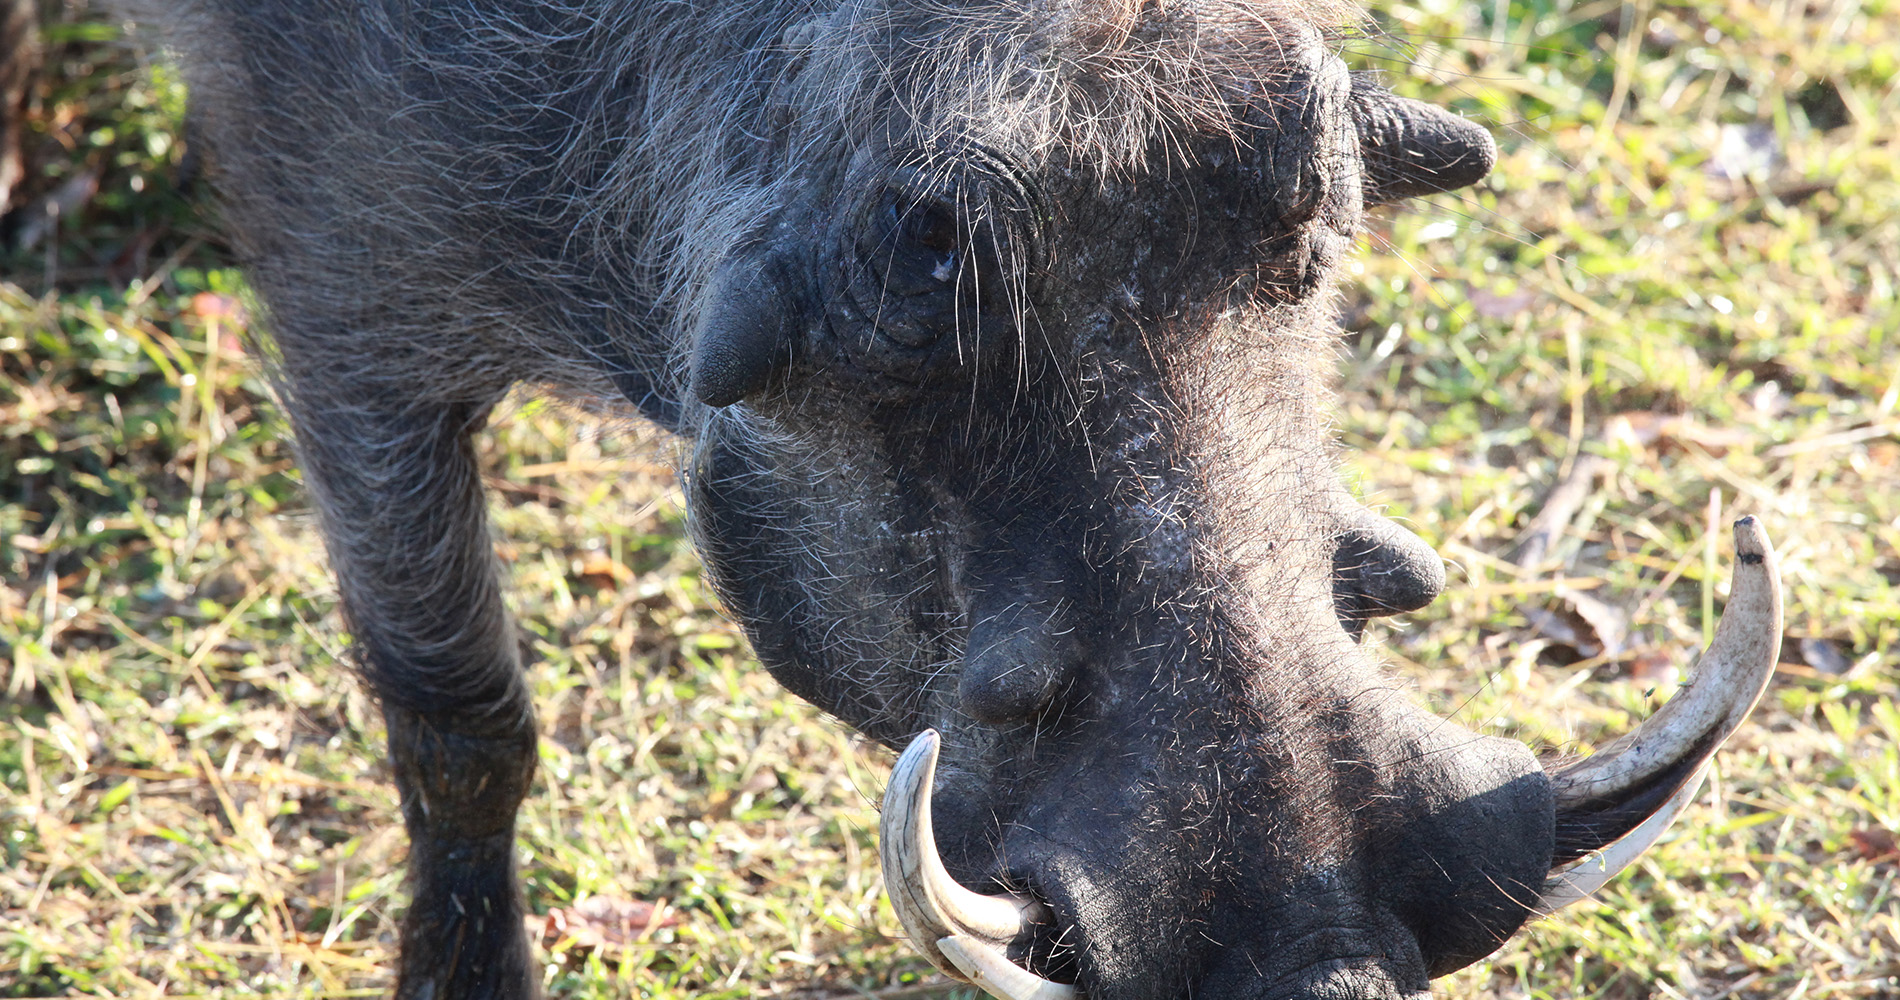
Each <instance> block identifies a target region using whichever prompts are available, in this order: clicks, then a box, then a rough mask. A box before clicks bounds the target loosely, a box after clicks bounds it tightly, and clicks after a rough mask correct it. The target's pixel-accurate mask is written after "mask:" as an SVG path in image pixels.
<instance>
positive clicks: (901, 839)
mask: <svg viewBox="0 0 1900 1000" xmlns="http://www.w3.org/2000/svg"><path fill="white" fill-rule="evenodd" d="M940 742H941V738H940V737H939V736H938V735H937V731H936V730H934V729H926V730H924V732H923V733H921V734H919V735H918V737H917V738H916V739H915V740H912V741H911V744H910V746H909V747H908V748H906V749H905V750H904V753H903V755H902V756H900V757H899V758H898V759H897V764H896V766H894V767H893V768H891V783H890V786H889V787H888V788H886V789H885V791H884V812H883V815H882V816H881V817H880V818H879V820H878V860H879V861H880V862H881V863H882V864H883V866H884V886H885V889H886V890H887V891H888V892H889V893H890V894H891V908H892V909H894V910H896V911H897V919H898V921H899V922H900V923H902V924H903V925H904V933H905V934H907V935H909V937H910V939H911V941H912V942H913V943H914V944H916V945H917V947H918V949H919V950H920V951H922V952H923V953H924V955H925V956H926V957H928V958H929V959H930V961H931V963H932V964H934V965H936V966H937V968H939V969H942V970H943V971H944V972H945V973H947V974H949V975H951V976H955V977H957V978H964V977H965V976H967V975H968V974H967V973H964V972H962V971H961V970H960V968H959V967H958V966H957V965H955V964H954V963H953V962H951V961H950V960H949V959H948V958H947V956H946V955H945V954H944V953H942V952H941V951H940V947H939V946H940V942H941V941H943V940H948V939H950V938H953V937H959V938H965V939H969V940H973V941H983V942H996V943H999V944H1000V943H1005V942H1009V941H1013V940H1015V939H1016V938H1018V937H1021V936H1022V934H1023V933H1024V931H1025V930H1027V928H1028V926H1029V925H1030V924H1033V923H1039V922H1043V921H1046V920H1048V919H1049V911H1048V907H1046V906H1044V905H1043V904H1042V903H1040V902H1038V901H1036V900H1035V899H1032V898H1029V897H1027V896H1019V895H1016V894H1013V893H1005V894H1001V895H996V896H986V895H984V894H982V893H979V892H974V891H972V890H970V889H967V888H964V887H963V885H961V884H960V883H958V882H957V880H956V879H953V878H951V877H950V873H949V872H947V871H945V870H944V867H943V859H942V857H940V856H939V855H938V854H937V839H936V833H935V831H934V829H933V827H932V825H931V820H930V800H931V792H932V788H933V786H934V785H935V781H936V771H937V747H938V744H939V743H940ZM991 953H992V954H995V950H994V948H991ZM1023 974H1024V975H1030V974H1029V973H1027V972H1025V973H1023Z"/></svg>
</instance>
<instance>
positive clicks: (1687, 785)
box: [1531, 767, 1708, 917]
mask: <svg viewBox="0 0 1900 1000" xmlns="http://www.w3.org/2000/svg"><path fill="white" fill-rule="evenodd" d="M1707 773H1708V768H1706V767H1703V768H1698V769H1697V770H1696V773H1695V775H1694V776H1693V777H1691V778H1690V779H1689V780H1688V781H1686V782H1684V783H1683V786H1682V787H1681V788H1680V789H1678V790H1677V791H1676V794H1674V795H1671V796H1670V797H1669V801H1667V802H1664V803H1663V804H1662V808H1660V809H1657V810H1656V811H1655V812H1653V813H1650V814H1649V818H1648V819H1646V820H1644V821H1643V822H1642V823H1641V824H1640V825H1638V826H1637V827H1636V829H1634V830H1631V831H1630V832H1629V833H1627V834H1624V835H1623V838H1622V839H1621V840H1618V841H1616V842H1614V843H1612V844H1610V845H1609V846H1608V847H1605V848H1603V849H1602V850H1600V851H1595V852H1593V853H1591V854H1589V855H1587V856H1585V857H1584V858H1583V860H1581V861H1578V862H1577V863H1576V864H1573V865H1571V866H1570V867H1568V868H1565V869H1564V870H1562V871H1559V872H1553V873H1552V874H1551V876H1550V880H1549V881H1548V882H1546V883H1545V884H1544V891H1543V894H1542V895H1540V896H1538V897H1537V902H1536V904H1534V905H1533V906H1532V907H1531V915H1532V916H1534V917H1543V916H1549V915H1550V914H1552V913H1555V912H1557V911H1558V910H1561V909H1563V908H1564V907H1566V906H1569V905H1570V904H1572V903H1575V902H1577V901H1578V900H1582V899H1586V898H1588V897H1589V896H1590V895H1591V894H1593V893H1595V892H1596V891H1597V890H1598V889H1601V888H1603V886H1604V884H1605V883H1607V882H1609V881H1610V880H1611V879H1613V878H1615V877H1616V876H1617V873H1618V872H1621V871H1622V870H1623V869H1625V868H1628V867H1629V866H1630V865H1631V864H1632V863H1633V862H1635V860H1636V859H1637V858H1640V857H1642V856H1643V852H1644V851H1647V850H1649V848H1650V846H1651V845H1653V844H1655V843H1656V841H1657V840H1658V839H1660V838H1661V837H1662V835H1663V831H1665V830H1667V829H1669V824H1670V823H1673V822H1675V819H1676V814H1677V813H1680V812H1682V810H1683V808H1684V807H1685V806H1687V805H1688V804H1689V803H1691V802H1693V801H1695V797H1696V793H1697V792H1700V791H1701V790H1702V778H1703V776H1704V775H1705V774H1707Z"/></svg>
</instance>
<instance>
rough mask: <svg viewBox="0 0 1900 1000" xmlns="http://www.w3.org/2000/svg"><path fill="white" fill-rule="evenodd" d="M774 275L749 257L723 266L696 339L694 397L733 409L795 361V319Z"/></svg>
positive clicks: (711, 288)
mask: <svg viewBox="0 0 1900 1000" xmlns="http://www.w3.org/2000/svg"><path fill="white" fill-rule="evenodd" d="M771 272H772V269H771V268H770V267H767V266H765V265H764V264H763V263H762V262H760V261H757V260H753V259H749V258H747V257H744V256H739V257H734V258H733V259H730V260H728V261H726V263H724V264H722V265H720V268H719V272H718V273H717V274H715V275H714V276H713V280H712V284H711V286H710V287H708V288H707V290H706V294H707V302H706V306H705V309H704V311H703V312H702V313H701V314H700V321H699V329H698V331H696V332H695V333H694V335H693V370H692V376H691V382H690V384H689V385H690V388H691V389H692V393H693V396H694V397H695V398H697V399H698V400H699V401H700V402H702V403H705V404H706V405H707V406H731V405H732V404H734V403H737V402H738V401H740V400H741V399H744V398H746V397H747V396H750V395H752V394H753V393H755V392H758V391H759V390H761V389H763V388H765V386H766V383H767V382H769V381H771V378H772V373H773V372H775V371H777V370H778V369H779V368H780V367H782V366H784V365H785V364H786V363H787V362H788V361H790V360H791V340H792V332H793V330H794V328H795V317H794V316H793V311H794V310H793V307H792V302H791V298H790V296H788V295H786V294H785V290H784V285H783V283H782V282H780V281H777V280H775V278H774V276H773V274H772V273H771Z"/></svg>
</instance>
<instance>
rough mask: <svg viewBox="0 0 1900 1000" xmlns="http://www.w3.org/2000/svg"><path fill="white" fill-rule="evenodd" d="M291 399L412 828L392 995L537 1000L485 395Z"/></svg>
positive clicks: (525, 704)
mask: <svg viewBox="0 0 1900 1000" xmlns="http://www.w3.org/2000/svg"><path fill="white" fill-rule="evenodd" d="M287 397H288V398H289V400H290V403H291V409H292V415H293V420H294V421H295V423H296V429H297V436H298V440H299V451H300V453H301V456H302V459H303V467H304V470H305V473H306V475H307V476H308V478H309V482H310V487H311V491H312V493H313V494H314V495H315V496H316V498H317V501H318V506H319V509H320V511H321V514H322V519H323V531H324V537H325V540H326V542H327V544H328V546H329V551H330V558H331V561H332V562H333V563H334V565H335V570H336V574H337V579H338V581H339V583H340V584H341V587H342V594H343V607H344V612H345V614H346V615H347V617H348V619H349V624H350V628H351V631H352V632H353V633H354V637H355V646H356V653H357V659H358V661H359V667H360V669H361V670H362V672H363V675H364V677H365V678H366V679H367V680H368V681H369V683H370V685H371V686H372V687H373V688H374V689H375V690H376V693H377V695H378V697H379V698H381V700H382V705H383V718H384V719H385V720H386V721H387V723H388V726H389V755H390V760H391V762H392V765H393V768H394V771H395V776H396V785H397V788H398V790H399V791H400V792H401V795H402V811H403V819H404V822H405V823H406V825H407V826H408V829H409V838H410V843H411V852H410V862H409V864H410V882H411V886H412V889H413V892H414V896H413V900H412V902H411V903H410V907H409V913H408V916H407V917H406V918H405V920H404V921H403V928H402V972H401V977H400V979H399V980H398V984H397V988H396V995H397V996H398V997H404V998H417V1000H443V998H447V997H454V998H458V1000H461V998H477V997H507V998H520V997H529V996H533V995H534V994H535V993H536V992H537V988H536V982H537V977H536V976H535V975H534V971H533V962H532V961H531V955H530V952H529V947H528V942H527V940H526V938H525V937H524V935H523V933H522V921H521V917H522V912H523V911H522V905H521V899H520V894H519V891H518V889H517V880H516V875H515V861H514V831H515V811H516V808H517V807H518V806H519V805H520V803H521V800H522V798H523V797H524V796H526V795H527V792H528V786H529V783H530V781H531V780H532V779H533V776H534V762H535V723H534V707H533V705H532V704H531V703H530V701H529V696H528V693H527V690H526V688H525V686H524V684H523V682H522V679H521V674H520V669H519V665H518V663H517V659H516V652H515V637H514V628H513V626H512V624H511V623H510V621H509V619H508V616H507V613H506V611H505V610H504V609H503V607H502V602H501V595H500V588H499V582H498V580H497V573H496V567H495V563H494V556H493V553H492V550H491V548H490V544H489V540H488V531H487V524H486V513H485V503H484V499H485V498H484V495H483V492H482V488H481V480H480V476H479V473H478V470H477V467H476V463H475V457H474V453H473V450H472V448H471V446H470V441H469V438H470V435H471V434H472V433H473V432H474V431H475V430H476V429H477V428H478V427H479V426H480V425H481V423H482V420H483V418H484V416H485V414H486V412H487V407H486V406H485V405H484V406H477V405H468V404H434V405H414V406H406V407H403V408H400V409H379V408H376V407H377V406H379V405H380V404H381V401H380V400H379V401H377V403H375V404H372V405H371V406H367V407H366V406H336V407H334V408H328V407H325V408H319V407H318V406H314V405H311V404H309V403H308V402H307V400H308V399H309V396H308V395H306V394H300V393H298V392H297V391H296V388H295V387H294V386H293V387H291V391H290V392H288V393H287Z"/></svg>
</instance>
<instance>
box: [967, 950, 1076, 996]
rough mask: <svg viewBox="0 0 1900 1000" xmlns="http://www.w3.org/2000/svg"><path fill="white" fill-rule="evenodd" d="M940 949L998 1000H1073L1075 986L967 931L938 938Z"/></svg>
mask: <svg viewBox="0 0 1900 1000" xmlns="http://www.w3.org/2000/svg"><path fill="white" fill-rule="evenodd" d="M937 949H938V950H939V951H941V952H943V955H944V957H945V958H948V959H949V960H950V963H951V964H952V965H955V966H956V967H957V970H958V971H959V972H962V973H963V976H964V978H966V979H968V980H969V981H970V982H971V983H972V984H974V985H975V986H977V987H978V988H979V989H981V990H982V991H983V992H985V993H988V994H989V995H990V996H993V997H995V998H996V1000H1074V998H1075V995H1076V989H1075V987H1073V986H1070V985H1068V984H1067V983H1058V982H1052V981H1050V980H1047V979H1044V978H1042V977H1041V976H1038V975H1036V974H1035V973H1033V972H1030V971H1029V970H1028V969H1025V968H1023V967H1022V966H1020V965H1017V964H1016V963H1014V962H1012V961H1010V960H1009V959H1008V958H1006V957H1004V956H1003V954H1002V953H1001V952H999V951H997V950H996V949H995V948H992V947H990V946H989V945H988V944H986V943H984V942H982V941H979V940H977V939H976V938H973V937H970V936H968V935H964V934H954V935H951V936H950V937H947V938H944V939H943V940H941V941H938V942H937Z"/></svg>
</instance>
